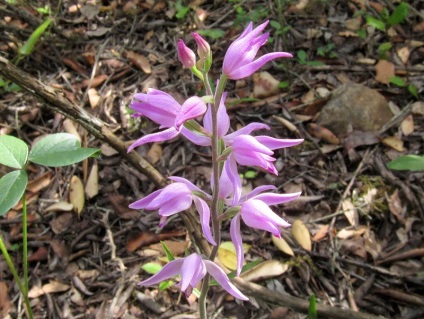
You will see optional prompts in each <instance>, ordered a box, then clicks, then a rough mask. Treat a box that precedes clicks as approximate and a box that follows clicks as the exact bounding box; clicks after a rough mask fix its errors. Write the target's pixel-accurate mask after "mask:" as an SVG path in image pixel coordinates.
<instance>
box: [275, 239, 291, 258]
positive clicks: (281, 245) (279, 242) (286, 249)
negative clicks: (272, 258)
mask: <svg viewBox="0 0 424 319" xmlns="http://www.w3.org/2000/svg"><path fill="white" fill-rule="evenodd" d="M271 239H272V242H273V243H274V245H275V246H276V247H277V248H278V249H279V250H281V251H282V252H283V253H285V254H287V255H289V256H294V252H293V250H292V249H291V248H290V246H289V244H287V242H286V241H285V240H284V238H281V237H280V238H279V237H276V236H272V237H271Z"/></svg>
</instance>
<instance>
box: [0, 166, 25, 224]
mask: <svg viewBox="0 0 424 319" xmlns="http://www.w3.org/2000/svg"><path fill="white" fill-rule="evenodd" d="M27 184H28V175H27V173H26V172H25V171H22V170H17V171H13V172H10V173H7V174H6V175H4V176H3V177H2V178H0V190H1V191H0V216H2V215H4V214H5V213H7V212H8V211H9V210H10V209H11V208H12V207H13V206H15V205H16V204H17V203H18V202H19V200H20V199H21V197H22V195H23V194H24V192H25V189H26V186H27Z"/></svg>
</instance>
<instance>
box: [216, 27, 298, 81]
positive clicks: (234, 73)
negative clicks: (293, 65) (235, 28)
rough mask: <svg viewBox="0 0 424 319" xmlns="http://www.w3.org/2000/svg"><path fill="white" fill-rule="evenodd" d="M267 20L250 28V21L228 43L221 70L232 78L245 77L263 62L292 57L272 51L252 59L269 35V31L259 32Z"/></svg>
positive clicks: (288, 54) (285, 53)
mask: <svg viewBox="0 0 424 319" xmlns="http://www.w3.org/2000/svg"><path fill="white" fill-rule="evenodd" d="M268 23H269V21H266V22H264V23H262V24H261V25H259V26H258V27H256V28H255V29H253V30H252V27H253V23H252V22H250V23H249V25H248V26H247V28H246V29H245V30H244V32H243V33H242V34H241V35H240V36H239V37H238V38H237V39H236V40H235V41H234V42H233V43H232V44H231V45H230V47H229V48H228V50H227V53H226V54H225V57H224V63H223V66H222V69H223V72H224V74H225V75H227V76H228V77H229V78H230V79H232V80H239V79H243V78H246V77H248V76H250V75H252V74H253V73H254V72H256V71H257V70H258V69H260V68H261V67H262V66H263V65H264V64H265V63H267V62H269V61H271V60H274V59H277V58H291V57H293V56H292V55H291V54H290V53H287V52H273V53H268V54H265V55H263V56H261V57H259V58H258V59H256V60H254V58H255V56H256V54H257V53H258V51H259V49H260V47H261V46H263V45H264V44H265V43H266V42H267V40H268V37H269V33H264V34H261V33H262V31H263V30H264V29H265V27H266V26H267V25H268Z"/></svg>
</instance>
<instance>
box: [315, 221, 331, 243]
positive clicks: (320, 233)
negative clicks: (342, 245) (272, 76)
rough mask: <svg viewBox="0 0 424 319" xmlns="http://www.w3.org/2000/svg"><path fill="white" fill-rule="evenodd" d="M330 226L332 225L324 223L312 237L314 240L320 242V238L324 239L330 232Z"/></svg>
mask: <svg viewBox="0 0 424 319" xmlns="http://www.w3.org/2000/svg"><path fill="white" fill-rule="evenodd" d="M329 228H330V225H329V224H327V225H324V226H322V227H321V228H320V229H318V231H317V232H316V233H315V235H314V237H312V241H313V242H319V241H320V240H322V239H324V238H325V237H326V236H327V234H328V229H329Z"/></svg>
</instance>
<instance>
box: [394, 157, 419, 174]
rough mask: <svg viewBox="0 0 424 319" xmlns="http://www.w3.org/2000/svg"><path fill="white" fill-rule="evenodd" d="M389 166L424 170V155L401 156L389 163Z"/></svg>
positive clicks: (395, 168) (400, 168)
mask: <svg viewBox="0 0 424 319" xmlns="http://www.w3.org/2000/svg"><path fill="white" fill-rule="evenodd" d="M387 167H388V168H390V169H392V170H397V171H407V170H409V171H424V156H420V155H405V156H401V157H398V158H397V159H395V160H393V161H391V162H390V163H389V164H387Z"/></svg>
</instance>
